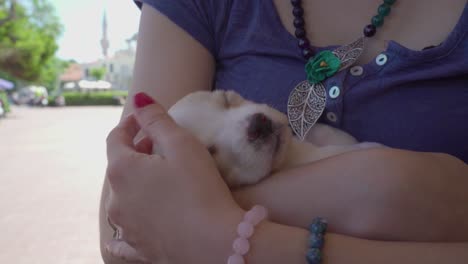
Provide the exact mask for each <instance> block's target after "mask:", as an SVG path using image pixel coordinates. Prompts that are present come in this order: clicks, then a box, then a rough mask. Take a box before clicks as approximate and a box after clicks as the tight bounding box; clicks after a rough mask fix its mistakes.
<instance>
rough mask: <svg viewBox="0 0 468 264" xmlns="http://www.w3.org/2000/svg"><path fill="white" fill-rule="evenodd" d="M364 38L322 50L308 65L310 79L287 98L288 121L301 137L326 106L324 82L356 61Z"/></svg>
mask: <svg viewBox="0 0 468 264" xmlns="http://www.w3.org/2000/svg"><path fill="white" fill-rule="evenodd" d="M364 39H365V37H361V38H359V39H358V40H356V41H355V42H353V43H351V44H349V45H345V46H341V47H339V48H337V49H335V50H333V51H329V50H326V51H322V52H320V53H318V54H317V55H315V56H314V57H313V58H311V59H309V61H308V62H307V64H306V65H305V71H306V73H307V80H305V81H302V82H301V83H299V84H298V85H297V86H296V87H294V89H293V90H292V91H291V93H290V94H289V98H288V119H289V124H290V125H291V128H292V130H293V132H294V133H295V134H296V135H297V136H298V137H299V139H300V140H304V138H305V137H306V135H307V133H308V132H309V130H310V128H312V126H313V125H314V124H315V123H316V122H317V120H318V119H319V118H320V116H321V115H322V113H323V110H324V109H325V106H326V98H327V94H326V89H325V86H324V85H323V83H322V82H323V81H324V80H326V79H327V78H329V77H331V76H333V75H334V74H335V73H337V72H338V71H341V70H344V69H346V68H348V67H350V66H351V65H353V64H354V62H356V60H357V59H358V58H359V56H360V55H361V54H362V51H363V50H364Z"/></svg>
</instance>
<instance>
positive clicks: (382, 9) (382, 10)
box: [377, 4, 392, 16]
mask: <svg viewBox="0 0 468 264" xmlns="http://www.w3.org/2000/svg"><path fill="white" fill-rule="evenodd" d="M390 9H392V8H391V7H390V6H389V5H387V4H381V5H380V6H379V9H377V13H379V15H381V16H388V14H390Z"/></svg>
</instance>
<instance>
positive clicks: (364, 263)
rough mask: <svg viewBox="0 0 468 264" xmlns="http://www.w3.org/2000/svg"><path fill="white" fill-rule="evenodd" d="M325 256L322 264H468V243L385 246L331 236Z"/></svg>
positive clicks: (388, 244) (384, 243)
mask: <svg viewBox="0 0 468 264" xmlns="http://www.w3.org/2000/svg"><path fill="white" fill-rule="evenodd" d="M323 254H324V261H323V264H342V263H343V264H355V263H356V264H393V263H399V264H439V263H451V264H458V263H459V264H462V263H467V262H468V243H424V242H420V243H418V242H383V241H372V240H364V239H357V238H353V237H347V236H342V235H336V234H329V235H326V236H325V247H324V249H323Z"/></svg>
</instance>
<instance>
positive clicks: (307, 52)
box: [302, 48, 312, 60]
mask: <svg viewBox="0 0 468 264" xmlns="http://www.w3.org/2000/svg"><path fill="white" fill-rule="evenodd" d="M302 57H304V58H305V59H306V60H308V59H310V57H312V51H311V50H310V49H309V48H305V49H303V50H302Z"/></svg>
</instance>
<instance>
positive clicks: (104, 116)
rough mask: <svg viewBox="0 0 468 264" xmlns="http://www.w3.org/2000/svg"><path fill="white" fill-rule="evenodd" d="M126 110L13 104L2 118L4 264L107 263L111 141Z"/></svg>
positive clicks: (0, 254) (0, 246) (0, 240)
mask: <svg viewBox="0 0 468 264" xmlns="http://www.w3.org/2000/svg"><path fill="white" fill-rule="evenodd" d="M121 111H122V108H121V107H65V108H29V107H13V109H12V113H10V114H9V116H8V117H7V118H4V119H0V228H1V230H2V231H1V235H0V263H12V264H23V263H24V264H35V263H38V264H39V263H40V264H48V263H54V264H55V263H57V264H72V263H73V264H75V263H76V264H78V263H79V264H94V263H102V260H101V258H100V252H99V238H98V208H99V198H100V192H101V185H102V181H103V177H104V171H105V166H106V156H105V138H106V136H107V133H108V132H109V131H110V129H112V127H113V126H115V124H116V123H117V121H118V119H119V117H120V113H121Z"/></svg>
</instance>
